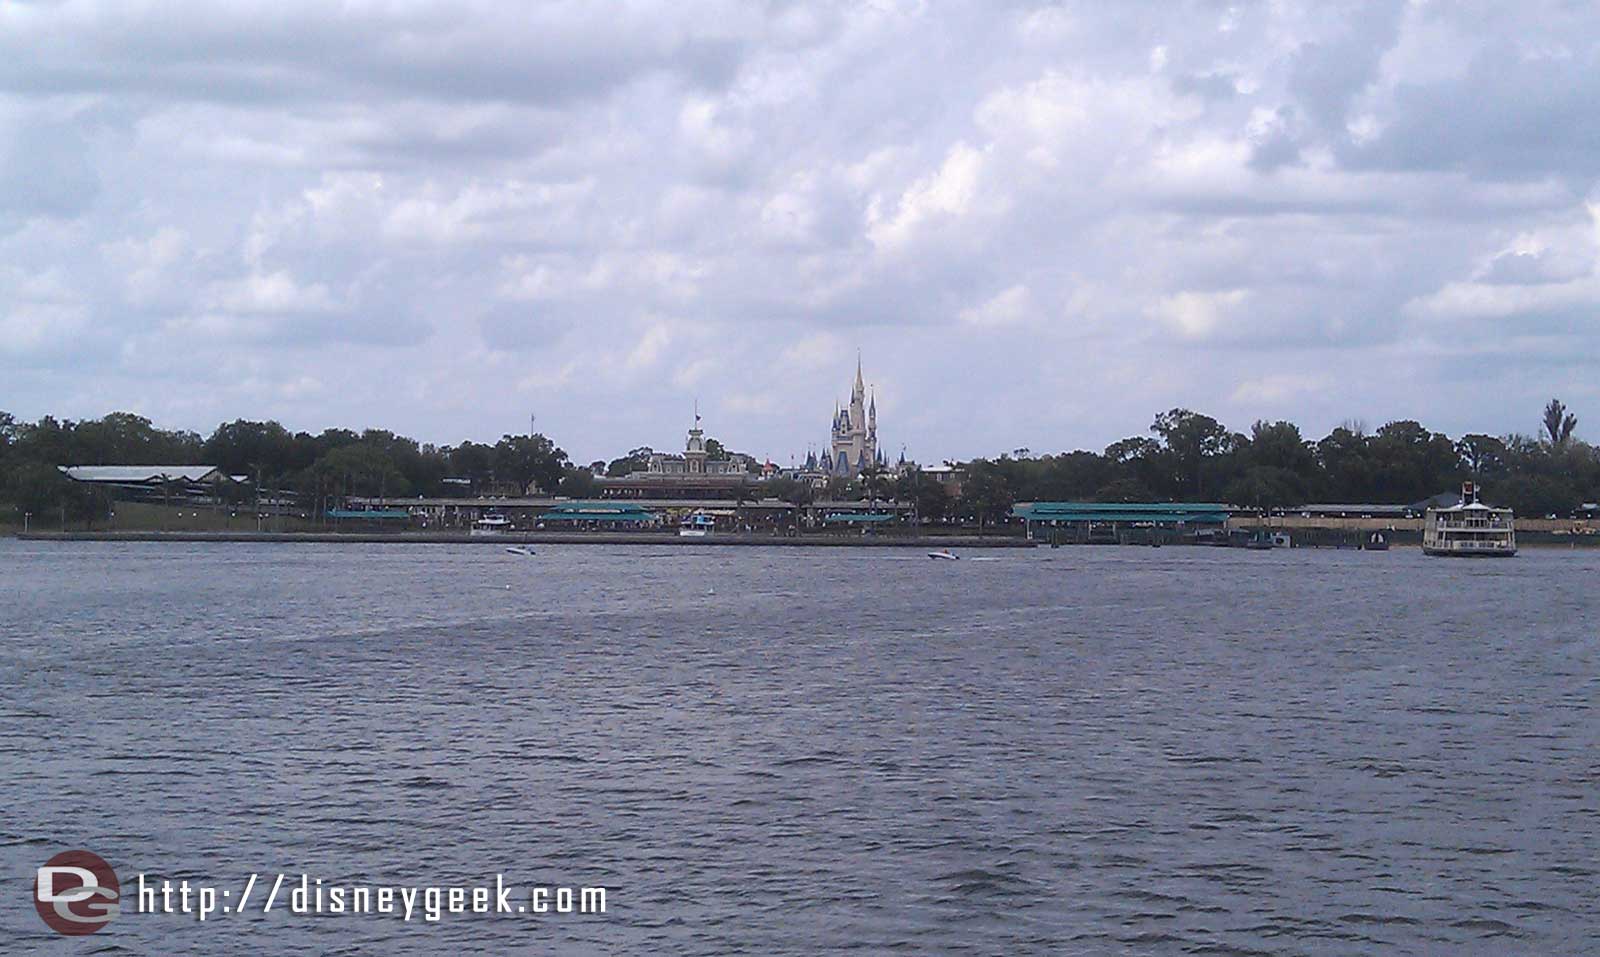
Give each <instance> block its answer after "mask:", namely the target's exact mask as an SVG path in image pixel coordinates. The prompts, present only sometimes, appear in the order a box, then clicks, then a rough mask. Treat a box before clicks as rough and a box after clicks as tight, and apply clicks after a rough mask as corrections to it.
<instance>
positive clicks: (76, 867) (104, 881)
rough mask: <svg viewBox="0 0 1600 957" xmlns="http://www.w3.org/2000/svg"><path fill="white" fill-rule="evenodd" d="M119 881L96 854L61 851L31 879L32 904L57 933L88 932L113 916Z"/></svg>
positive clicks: (106, 922) (117, 905)
mask: <svg viewBox="0 0 1600 957" xmlns="http://www.w3.org/2000/svg"><path fill="white" fill-rule="evenodd" d="M121 899H122V885H121V884H118V883H117V875H116V874H114V873H112V870H111V865H110V864H107V863H106V862H105V861H104V860H103V859H101V857H100V856H99V855H98V854H91V853H90V852H88V851H62V852H61V853H60V854H57V855H56V856H55V857H52V858H50V859H49V860H48V861H45V863H44V866H43V867H41V868H39V873H38V875H37V876H36V877H35V878H34V882H33V907H34V909H35V910H37V911H38V912H39V916H40V917H41V918H42V919H43V920H44V922H45V923H46V924H48V925H50V929H51V930H53V931H55V932H56V933H58V934H66V935H68V936H70V937H81V936H83V935H84V934H92V933H94V932H95V931H97V930H99V929H100V928H102V927H104V926H105V925H106V924H109V923H110V922H111V918H113V917H115V916H117V910H118V907H119V901H120V900H121Z"/></svg>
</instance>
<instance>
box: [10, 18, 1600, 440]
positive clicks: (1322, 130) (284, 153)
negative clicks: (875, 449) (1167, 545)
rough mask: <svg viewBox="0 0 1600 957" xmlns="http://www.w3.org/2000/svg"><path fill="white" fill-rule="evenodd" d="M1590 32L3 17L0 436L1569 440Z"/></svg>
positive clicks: (1590, 176) (1284, 21)
mask: <svg viewBox="0 0 1600 957" xmlns="http://www.w3.org/2000/svg"><path fill="white" fill-rule="evenodd" d="M1596 103H1600V13H1597V12H1596V10H1595V8H1594V7H1593V5H1592V4H1591V3H1586V2H1558V0H1545V2H1537V0H1535V2H1528V3H1518V4H1507V3H1504V2H1499V0H1496V2H1475V0H1459V2H1428V0H1414V2H1404V0H1400V2H1391V0H1373V2H1359V3H1339V2H1327V0H1316V2H1303V3H1302V2H1290V0H1278V2H1263V3H1213V2H1205V0H1190V2H1159V3H1156V2H1151V3H1142V2H1137V0H1128V2H1116V3H1105V2H1098V0H1097V2H1084V3H1074V2H1067V3H1024V2H1010V0H982V2H970V3H968V2H959V0H940V2H911V0H905V2H901V0H847V2H839V3H824V2H814V3H785V2H765V3H764V2H759V0H737V2H685V0H665V2H652V0H622V2H616V3H606V4H596V3H593V2H553V3H532V2H530V3H505V2H503V0H501V2H492V3H491V2H485V3H472V2H450V3H430V2H415V3H405V2H393V0H387V2H379V0H350V2H343V3H337V4H332V3H328V2H326V0H316V2H304V3H302V2H293V0H273V2H262V3H236V2H224V0H212V2H207V3H195V4H175V3H171V2H137V0H118V2H87V0H64V2H32V0H23V2H17V0H0V409H5V410H7V411H10V412H12V413H14V414H16V415H17V416H18V417H19V418H24V419H35V418H37V417H39V416H41V415H45V414H53V415H57V416H65V417H71V418H85V417H95V416H99V415H103V414H105V413H107V412H111V411H117V410H122V411H131V412H137V413H139V414H142V415H146V416H149V417H151V418H152V419H154V420H155V421H156V422H157V423H158V424H159V425H162V426H165V427H169V428H188V429H194V430H196V431H199V432H202V433H209V431H210V430H211V429H212V428H214V427H215V426H216V425H217V423H219V422H222V421H227V420H232V419H234V418H240V417H244V418H253V419H264V418H276V419H278V420H279V421H281V422H283V423H284V424H285V425H287V426H289V427H290V428H292V429H306V430H310V431H320V430H321V429H322V428H325V427H330V426H343V427H354V428H361V427H378V428H387V429H391V430H394V431H397V432H400V433H403V434H407V435H411V436H414V437H416V438H418V439H421V440H424V441H430V442H436V443H440V444H444V443H453V442H456V441H460V440H462V439H474V440H479V441H483V440H487V441H493V440H494V439H496V438H498V437H499V436H500V435H501V434H502V433H506V432H521V431H526V430H527V429H528V427H529V421H530V416H534V417H536V418H535V419H534V427H535V428H537V429H538V430H539V431H542V432H545V433H546V434H548V435H550V436H551V437H552V438H554V439H555V440H556V441H557V443H558V444H560V445H562V446H563V447H564V448H565V449H566V450H567V451H568V452H569V453H571V455H572V457H573V459H574V460H575V461H582V462H587V461H590V460H591V459H598V458H610V457H614V456H616V455H619V454H621V453H622V452H624V451H626V450H627V449H629V448H633V447H636V446H640V445H650V446H653V447H655V448H658V449H672V448H677V447H679V446H680V445H681V443H682V441H683V433H684V430H685V429H686V428H688V426H689V425H690V422H691V419H692V417H693V409H694V405H695V403H696V402H697V401H698V403H699V408H700V411H701V414H702V415H703V416H704V425H705V428H706V429H707V431H708V434H710V435H713V436H716V437H718V438H719V439H721V440H722V441H723V442H724V443H725V444H726V445H728V446H729V447H731V448H735V449H739V450H742V451H747V452H750V453H753V454H756V455H760V456H769V457H771V458H772V460H773V461H776V462H779V463H780V464H787V462H788V461H789V459H790V457H791V456H799V457H801V458H803V457H804V455H805V452H806V450H807V448H808V447H820V446H821V445H823V444H824V443H825V442H826V441H827V438H828V428H829V425H830V422H831V419H832V413H833V408H834V403H835V402H836V401H841V400H848V398H849V389H850V385H851V382H852V380H853V378H854V374H855V367H856V361H857V356H858V354H859V355H860V357H861V361H862V365H863V369H864V374H865V378H866V380H867V382H868V383H869V384H870V385H871V386H872V388H873V390H874V391H875V393H876V396H877V403H878V419H879V434H880V440H881V443H882V445H883V447H884V449H885V451H886V452H887V453H888V454H889V456H890V457H891V459H892V458H894V457H896V456H897V454H898V453H899V451H900V450H901V449H902V448H904V449H905V450H906V452H907V453H908V455H909V456H910V457H912V458H914V459H918V460H921V461H924V462H935V461H939V460H941V459H948V458H965V457H970V456H975V455H992V454H997V453H999V452H1003V451H1012V450H1015V449H1019V448H1028V449H1031V450H1032V452H1034V453H1035V454H1037V453H1043V452H1054V451H1061V450H1067V449H1074V448H1089V449H1099V448H1101V447H1103V446H1104V445H1106V444H1107V443H1109V442H1112V441H1114V440H1116V439H1119V438H1122V437H1124V436H1128V435H1138V434H1144V433H1145V432H1146V430H1147V429H1148V427H1149V425H1150V422H1151V420H1152V418H1153V417H1154V415H1155V414H1156V413H1157V412H1159V411H1162V410H1165V409H1168V408H1172V407H1178V406H1182V407H1187V408H1192V409H1196V410H1199V411H1203V412H1206V413H1208V414H1210V415H1213V416H1216V417H1217V418H1219V419H1221V420H1222V421H1223V422H1225V423H1227V424H1228V425H1230V426H1232V427H1233V428H1235V429H1240V430H1247V429H1248V427H1249V425H1250V423H1251V422H1253V421H1255V420H1257V419H1279V418H1288V419H1291V420H1294V421H1296V422H1298V423H1300V424H1301V426H1302V427H1303V429H1304V430H1305V431H1306V433H1307V434H1308V436H1309V437H1312V438H1316V437H1320V436H1321V435H1324V434H1326V433H1327V431H1328V430H1330V429H1331V428H1333V427H1334V426H1336V425H1338V424H1340V423H1342V422H1345V421H1356V422H1362V423H1365V424H1366V425H1367V426H1368V427H1369V428H1376V427H1377V426H1379V425H1381V424H1382V423H1383V422H1385V421H1388V420H1390V419H1398V418H1416V419H1419V420H1421V421H1422V422H1423V423H1424V424H1426V425H1428V426H1430V427H1432V428H1435V429H1440V430H1443V431H1446V432H1448V433H1450V434H1452V435H1460V434H1461V433H1463V432H1468V431H1483V432H1491V433H1505V432H1510V431H1520V432H1527V433H1532V432H1534V431H1535V430H1536V429H1537V426H1538V416H1539V411H1540V408H1541V407H1542V405H1543V404H1544V402H1545V401H1547V400H1548V399H1549V398H1550V397H1552V396H1560V397H1561V398H1562V399H1564V400H1565V401H1566V403H1567V404H1568V405H1569V406H1570V407H1571V408H1572V409H1573V410H1574V411H1575V412H1576V413H1577V414H1578V416H1579V419H1580V424H1579V434H1580V435H1582V434H1583V433H1584V432H1585V431H1587V429H1585V425H1586V424H1587V423H1588V422H1590V421H1592V422H1596V423H1600V375H1597V373H1600V110H1597V109H1596V108H1595V104H1596Z"/></svg>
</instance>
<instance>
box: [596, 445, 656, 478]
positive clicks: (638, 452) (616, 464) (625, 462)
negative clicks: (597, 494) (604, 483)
mask: <svg viewBox="0 0 1600 957" xmlns="http://www.w3.org/2000/svg"><path fill="white" fill-rule="evenodd" d="M654 454H655V449H652V448H651V447H650V446H648V445H641V446H640V447H638V448H636V449H633V450H631V451H629V452H628V454H627V455H624V456H623V457H621V458H618V459H612V460H611V464H610V465H607V466H606V475H607V477H609V478H620V477H622V476H624V475H628V474H631V473H633V472H643V471H644V470H645V469H647V468H649V467H650V456H652V455H654Z"/></svg>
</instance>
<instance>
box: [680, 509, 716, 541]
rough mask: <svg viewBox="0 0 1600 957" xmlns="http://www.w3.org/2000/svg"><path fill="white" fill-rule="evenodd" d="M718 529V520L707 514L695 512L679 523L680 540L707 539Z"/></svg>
mask: <svg viewBox="0 0 1600 957" xmlns="http://www.w3.org/2000/svg"><path fill="white" fill-rule="evenodd" d="M716 527H717V520H716V519H715V518H712V517H711V516H710V515H707V514H706V513H705V512H694V513H692V514H689V515H685V516H684V517H683V521H681V522H679V523H678V537H679V538H705V537H706V536H707V535H710V534H711V530H712V529H713V528H716Z"/></svg>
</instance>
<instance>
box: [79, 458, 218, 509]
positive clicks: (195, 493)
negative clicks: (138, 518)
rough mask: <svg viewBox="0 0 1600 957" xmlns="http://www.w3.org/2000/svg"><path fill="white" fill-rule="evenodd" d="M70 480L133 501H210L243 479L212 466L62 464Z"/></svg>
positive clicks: (123, 499) (113, 496)
mask: <svg viewBox="0 0 1600 957" xmlns="http://www.w3.org/2000/svg"><path fill="white" fill-rule="evenodd" d="M58 468H59V469H60V470H61V474H63V475H65V476H66V477H67V478H69V479H71V480H72V481H74V482H78V483H81V484H83V485H91V486H94V487H96V488H102V489H105V490H106V491H107V492H109V493H110V494H111V496H112V498H115V499H118V500H121V501H133V502H169V503H170V502H188V503H213V502H218V501H221V499H222V498H223V496H224V494H225V493H226V491H227V490H228V489H229V488H231V487H234V486H237V485H240V484H242V483H243V482H245V481H247V480H246V479H245V478H243V477H237V478H236V477H234V476H230V475H227V474H226V473H224V472H223V471H222V470H221V469H219V468H217V467H216V466H215V465H62V466H58Z"/></svg>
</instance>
